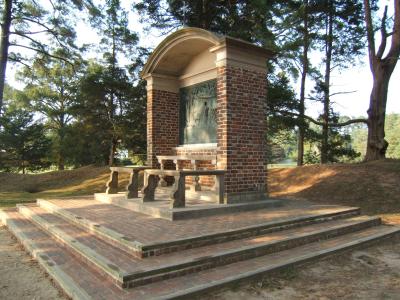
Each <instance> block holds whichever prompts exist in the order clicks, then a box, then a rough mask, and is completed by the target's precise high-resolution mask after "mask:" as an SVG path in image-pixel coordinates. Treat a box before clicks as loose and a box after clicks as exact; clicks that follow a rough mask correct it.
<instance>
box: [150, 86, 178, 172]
mask: <svg viewBox="0 0 400 300" xmlns="http://www.w3.org/2000/svg"><path fill="white" fill-rule="evenodd" d="M178 143H179V94H178V93H175V92H171V91H163V90H158V89H154V88H151V87H148V90H147V162H148V164H149V165H150V166H152V167H156V166H157V159H156V155H172V154H173V152H172V151H173V148H174V147H176V146H177V145H178Z"/></svg>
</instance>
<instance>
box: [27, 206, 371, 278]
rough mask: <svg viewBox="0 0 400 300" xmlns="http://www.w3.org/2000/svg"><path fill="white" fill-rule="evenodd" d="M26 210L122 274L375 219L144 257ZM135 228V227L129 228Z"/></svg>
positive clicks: (362, 218)
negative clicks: (97, 255)
mask: <svg viewBox="0 0 400 300" xmlns="http://www.w3.org/2000/svg"><path fill="white" fill-rule="evenodd" d="M29 209H30V210H31V211H32V212H34V213H35V214H36V215H37V216H40V217H41V218H43V219H44V220H45V221H46V222H48V224H49V225H50V226H55V227H57V228H58V229H59V230H61V231H62V232H65V233H66V234H67V235H69V236H70V237H72V238H73V239H74V240H75V241H77V242H79V243H82V244H83V245H85V246H87V247H89V248H90V249H92V250H94V251H95V252H96V253H98V254H100V255H101V256H102V257H104V258H105V259H107V260H108V261H110V262H111V263H112V264H113V265H115V266H116V267H118V269H119V271H121V272H123V273H137V272H138V271H143V272H144V271H149V270H156V269H160V268H162V267H167V266H171V265H177V264H184V263H190V262H193V261H199V259H201V258H203V257H205V256H217V255H219V254H220V255H222V254H224V253H227V252H230V251H234V250H236V251H238V250H244V249H246V248H255V247H257V246H261V245H267V244H271V245H272V244H274V243H277V242H279V241H284V240H287V239H288V238H291V239H295V238H297V237H304V236H307V235H312V234H314V233H317V232H320V231H324V230H326V229H329V230H334V229H337V228H339V229H340V228H346V227H351V226H352V225H356V224H358V223H362V222H365V221H368V220H370V219H372V220H374V218H370V217H365V216H358V217H353V218H349V219H344V220H334V221H327V222H324V223H321V224H312V225H308V226H303V227H300V228H294V229H288V230H283V231H279V232H273V233H267V234H263V235H261V234H260V235H258V236H254V237H250V238H245V239H241V240H233V241H228V242H224V243H219V244H213V245H208V246H203V247H199V248H194V249H187V250H185V252H184V253H185V255H184V256H182V252H181V251H179V252H174V253H170V254H164V255H161V256H152V257H149V258H146V259H139V258H136V257H135V256H132V255H129V254H127V253H126V252H125V251H123V250H121V249H119V248H117V247H115V246H113V245H111V244H109V243H106V242H104V241H103V240H101V239H100V238H98V237H97V236H96V235H95V234H92V233H88V232H87V231H85V230H83V229H81V228H79V227H77V226H75V225H73V224H71V223H69V222H67V221H65V220H64V219H63V218H61V217H58V216H57V215H54V214H51V213H48V212H47V211H46V210H44V209H42V208H40V207H37V206H34V205H31V206H29ZM132 231H135V230H132Z"/></svg>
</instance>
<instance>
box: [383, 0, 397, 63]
mask: <svg viewBox="0 0 400 300" xmlns="http://www.w3.org/2000/svg"><path fill="white" fill-rule="evenodd" d="M393 2H394V24H393V35H392V43H391V45H390V49H389V52H388V54H387V56H386V57H385V61H389V63H390V64H391V66H392V68H394V67H395V65H396V63H397V60H398V58H399V55H400V1H398V0H394V1H393Z"/></svg>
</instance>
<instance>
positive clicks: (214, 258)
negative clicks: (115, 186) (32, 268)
mask: <svg viewBox="0 0 400 300" xmlns="http://www.w3.org/2000/svg"><path fill="white" fill-rule="evenodd" d="M19 211H20V213H21V214H23V215H24V216H25V217H26V218H29V219H31V220H32V221H33V222H34V223H36V224H37V225H38V226H40V227H41V228H43V229H44V230H46V231H48V232H49V233H50V234H52V235H53V236H54V237H55V238H56V239H57V240H59V241H60V242H61V243H63V244H64V245H66V246H69V247H70V248H71V250H72V251H73V252H74V253H76V254H77V255H78V256H79V257H80V258H82V259H84V260H85V261H87V262H88V263H90V264H91V265H92V266H93V267H96V268H98V269H99V271H101V272H102V273H103V274H106V275H108V276H109V277H110V278H111V279H112V280H113V281H115V283H116V284H117V285H119V286H121V287H133V286H138V285H144V284H148V283H151V282H154V281H160V280H163V279H166V278H172V277H177V276H182V275H186V274H188V273H193V272H198V271H200V270H204V269H210V268H215V267H216V266H221V265H226V264H231V263H233V262H237V261H241V260H246V259H249V258H253V257H258V256H262V255H266V254H269V253H273V252H278V251H282V250H286V249H290V248H294V247H298V246H301V245H304V244H307V243H310V242H314V241H318V240H322V239H328V238H332V237H336V236H339V235H342V234H346V233H349V232H354V231H357V230H362V229H365V228H368V227H371V226H376V225H379V224H380V222H381V220H380V218H377V217H366V216H358V217H352V218H348V219H343V220H333V221H327V222H324V223H322V224H312V225H307V226H303V227H300V228H292V229H287V230H283V231H280V232H276V233H268V234H264V235H259V236H256V237H251V238H245V239H241V240H233V241H229V242H225V243H220V244H215V245H209V246H203V247H201V248H194V249H187V250H184V251H181V252H175V253H171V254H168V255H163V256H153V257H149V258H146V259H138V258H136V257H134V256H132V255H129V254H127V253H126V252H124V251H122V250H120V249H119V248H117V247H115V246H113V245H111V244H109V243H106V242H104V241H103V240H102V239H99V238H98V237H97V236H96V235H94V234H92V233H90V232H87V231H85V230H83V229H81V228H80V227H77V226H75V225H73V224H71V223H69V222H68V221H66V220H65V219H63V218H61V217H59V216H57V215H54V214H51V213H49V212H47V211H46V210H44V209H42V208H40V207H38V206H36V205H30V206H26V205H20V206H19ZM205 254H207V255H205Z"/></svg>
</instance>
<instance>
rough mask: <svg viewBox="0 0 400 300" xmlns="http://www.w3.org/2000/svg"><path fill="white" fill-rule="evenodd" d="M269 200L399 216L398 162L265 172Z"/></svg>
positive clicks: (322, 166) (399, 180)
mask: <svg viewBox="0 0 400 300" xmlns="http://www.w3.org/2000/svg"><path fill="white" fill-rule="evenodd" d="M268 187H269V193H270V196H271V197H281V198H292V199H306V200H309V201H313V202H317V203H323V204H342V205H349V206H359V207H361V208H362V209H363V212H364V213H371V214H374V213H398V212H400V160H394V159H387V160H383V161H376V162H368V163H359V164H331V165H311V166H303V167H296V168H276V169H270V170H269V171H268Z"/></svg>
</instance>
